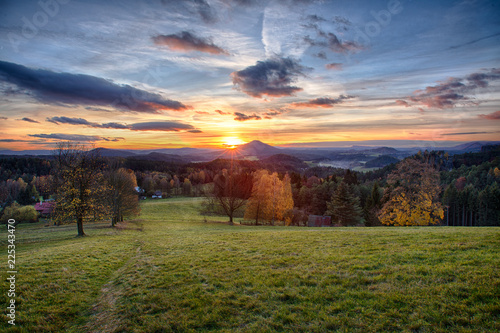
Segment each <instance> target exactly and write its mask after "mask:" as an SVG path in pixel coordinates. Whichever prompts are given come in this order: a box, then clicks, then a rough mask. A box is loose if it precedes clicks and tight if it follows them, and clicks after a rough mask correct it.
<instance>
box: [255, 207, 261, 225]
mask: <svg viewBox="0 0 500 333" xmlns="http://www.w3.org/2000/svg"><path fill="white" fill-rule="evenodd" d="M259 209H260V202H258V203H257V214H255V215H256V216H255V225H257V224H259Z"/></svg>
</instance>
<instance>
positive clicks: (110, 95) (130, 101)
mask: <svg viewBox="0 0 500 333" xmlns="http://www.w3.org/2000/svg"><path fill="white" fill-rule="evenodd" d="M0 81H6V82H9V83H11V84H14V85H16V86H17V87H19V88H21V89H24V90H27V91H28V92H29V94H30V96H32V97H33V98H35V99H36V100H38V101H40V102H42V103H46V104H56V105H61V104H63V105H86V106H87V105H92V106H111V107H114V108H115V109H118V110H121V111H137V112H147V113H158V112H159V111H160V110H175V111H181V110H185V109H188V108H189V107H188V106H186V105H184V104H182V103H181V102H178V101H174V100H170V99H166V98H164V97H162V96H161V95H160V94H155V93H150V92H147V91H145V90H141V89H137V88H134V87H131V86H129V85H120V84H116V83H113V82H111V81H108V80H105V79H103V78H99V77H95V76H90V75H85V74H71V73H58V72H52V71H49V70H44V69H32V68H28V67H25V66H22V65H18V64H14V63H10V62H5V61H0Z"/></svg>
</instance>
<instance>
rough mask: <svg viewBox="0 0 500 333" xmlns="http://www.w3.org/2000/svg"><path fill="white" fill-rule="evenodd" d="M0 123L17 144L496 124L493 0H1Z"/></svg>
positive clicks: (291, 137)
mask: <svg viewBox="0 0 500 333" xmlns="http://www.w3.org/2000/svg"><path fill="white" fill-rule="evenodd" d="M0 124H1V127H0V148H1V149H13V150H19V149H48V148H51V147H53V145H54V143H56V142H59V141H61V140H72V141H78V142H84V143H93V144H95V145H96V146H100V147H108V148H123V149H136V148H137V149H145V148H161V147H164V148H175V147H220V146H221V145H222V144H223V143H229V144H234V143H238V142H249V141H251V140H260V141H263V142H266V143H269V144H272V145H288V146H293V145H297V146H304V145H305V143H307V145H309V146H315V145H316V146H325V145H328V144H325V143H324V142H334V141H363V140H416V141H417V142H418V141H426V142H434V143H436V145H440V144H446V143H443V142H442V141H451V142H464V141H478V140H500V2H499V1H496V0H491V1H486V0H485V1H481V0H459V1H451V0H450V1H431V0H429V1H416V0H414V1H411V0H406V1H405V0H401V1H397V0H388V1H368V0H366V1H347V0H335V1H328V0H324V1H320V0H316V1H314V0H311V1H308V0H234V1H230V0H190V1H174V0H172V1H170V0H161V1H160V0H158V1H148V2H147V3H146V2H144V3H142V2H139V1H76V0H69V1H68V0H59V1H56V0H42V1H40V2H39V1H38V0H37V1H19V0H0ZM321 142H323V143H321ZM398 142H400V141H394V144H393V146H398ZM401 142H402V141H401ZM311 143H313V144H311ZM449 144H450V143H449Z"/></svg>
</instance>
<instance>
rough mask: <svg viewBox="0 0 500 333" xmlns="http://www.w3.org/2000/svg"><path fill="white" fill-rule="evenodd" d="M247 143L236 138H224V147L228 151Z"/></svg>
mask: <svg viewBox="0 0 500 333" xmlns="http://www.w3.org/2000/svg"><path fill="white" fill-rule="evenodd" d="M244 143H245V142H244V141H242V140H241V139H239V138H236V137H229V138H224V140H223V143H222V145H223V146H224V147H225V148H227V149H235V148H236V147H238V146H239V145H242V144H244Z"/></svg>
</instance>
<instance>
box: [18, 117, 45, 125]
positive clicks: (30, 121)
mask: <svg viewBox="0 0 500 333" xmlns="http://www.w3.org/2000/svg"><path fill="white" fill-rule="evenodd" d="M19 120H22V121H27V122H28V123H36V124H40V122H39V121H36V120H33V119H31V118H28V117H24V118H23V119H19Z"/></svg>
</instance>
